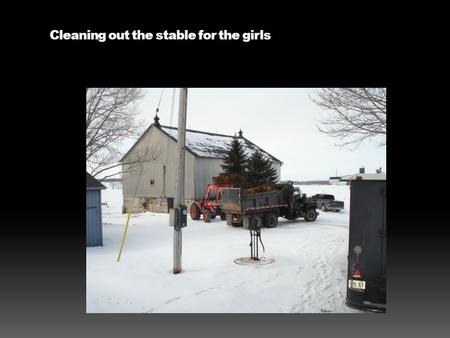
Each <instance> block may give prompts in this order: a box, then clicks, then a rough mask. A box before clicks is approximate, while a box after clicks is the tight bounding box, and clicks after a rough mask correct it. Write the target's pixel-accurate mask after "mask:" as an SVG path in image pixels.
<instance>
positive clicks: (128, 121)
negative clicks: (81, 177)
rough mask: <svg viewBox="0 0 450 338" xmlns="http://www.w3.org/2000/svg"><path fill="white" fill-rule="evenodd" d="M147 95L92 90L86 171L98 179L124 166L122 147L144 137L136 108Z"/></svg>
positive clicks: (88, 101)
mask: <svg viewBox="0 0 450 338" xmlns="http://www.w3.org/2000/svg"><path fill="white" fill-rule="evenodd" d="M144 95H145V90H144V89H140V88H88V89H87V91H86V168H87V170H88V171H89V172H90V174H91V175H93V176H97V175H99V174H100V173H103V172H105V171H106V170H108V169H111V168H115V167H118V166H120V165H121V164H118V163H117V161H118V160H119V158H120V156H121V153H120V151H119V150H118V147H119V145H120V144H121V143H122V142H123V141H124V140H126V139H130V138H136V137H138V136H139V135H140V134H141V133H142V129H143V128H142V127H143V125H142V123H141V122H139V121H137V120H136V110H135V108H136V105H137V103H138V102H139V100H140V99H142V98H143V97H144Z"/></svg>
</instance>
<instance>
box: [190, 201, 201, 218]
mask: <svg viewBox="0 0 450 338" xmlns="http://www.w3.org/2000/svg"><path fill="white" fill-rule="evenodd" d="M201 214H202V212H201V211H200V208H199V207H198V205H197V204H196V203H192V205H191V218H192V219H193V220H194V221H198V220H199V219H200V215H201Z"/></svg>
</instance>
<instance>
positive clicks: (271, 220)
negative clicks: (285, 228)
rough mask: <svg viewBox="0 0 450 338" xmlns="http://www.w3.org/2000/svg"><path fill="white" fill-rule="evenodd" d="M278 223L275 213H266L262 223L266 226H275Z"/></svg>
mask: <svg viewBox="0 0 450 338" xmlns="http://www.w3.org/2000/svg"><path fill="white" fill-rule="evenodd" d="M277 224H278V217H277V215H276V214H275V213H271V214H268V215H267V216H266V218H265V220H264V225H265V226H266V227H267V228H275V227H276V226H277Z"/></svg>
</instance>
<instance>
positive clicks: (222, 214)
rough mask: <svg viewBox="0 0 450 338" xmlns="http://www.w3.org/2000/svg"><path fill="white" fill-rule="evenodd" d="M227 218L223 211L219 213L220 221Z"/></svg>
mask: <svg viewBox="0 0 450 338" xmlns="http://www.w3.org/2000/svg"><path fill="white" fill-rule="evenodd" d="M226 219H227V215H225V214H224V213H221V214H220V220H221V221H225V220H226Z"/></svg>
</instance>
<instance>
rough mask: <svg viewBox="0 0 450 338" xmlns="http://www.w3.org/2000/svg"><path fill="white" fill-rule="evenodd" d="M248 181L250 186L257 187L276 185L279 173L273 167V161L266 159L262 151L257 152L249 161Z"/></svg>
mask: <svg viewBox="0 0 450 338" xmlns="http://www.w3.org/2000/svg"><path fill="white" fill-rule="evenodd" d="M247 168H248V171H247V175H246V176H247V181H248V184H249V186H257V185H260V184H263V183H275V182H276V180H277V172H276V170H275V168H273V166H272V161H271V160H269V159H265V158H264V157H263V156H262V154H261V152H260V151H255V152H254V153H253V155H252V156H251V157H250V159H249V160H248V164H247Z"/></svg>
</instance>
